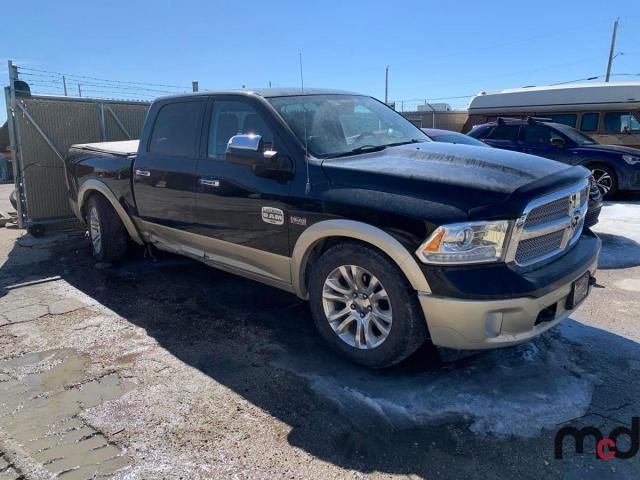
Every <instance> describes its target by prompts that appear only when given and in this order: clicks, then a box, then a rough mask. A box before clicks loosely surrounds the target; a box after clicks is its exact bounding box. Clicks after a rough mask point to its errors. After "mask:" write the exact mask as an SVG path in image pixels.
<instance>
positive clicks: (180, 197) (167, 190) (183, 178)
mask: <svg viewBox="0 0 640 480" xmlns="http://www.w3.org/2000/svg"><path fill="white" fill-rule="evenodd" d="M205 109H206V99H205V98H199V97H196V98H189V99H180V100H179V101H177V102H172V103H167V104H165V105H161V106H160V107H159V110H158V112H157V114H156V115H155V120H154V124H153V126H152V130H151V133H150V135H149V136H148V139H149V140H148V143H147V145H142V146H141V147H140V149H139V152H138V155H137V157H136V160H135V163H134V166H133V181H134V186H133V190H134V195H135V200H136V206H137V209H138V216H139V217H140V219H141V220H143V221H144V222H146V223H147V224H148V225H147V226H146V227H145V228H144V230H145V231H149V230H153V231H156V230H157V231H159V232H165V233H169V234H171V230H176V231H183V230H189V229H190V228H192V227H193V223H194V215H193V211H194V206H195V186H196V176H195V175H196V166H197V159H198V144H199V140H200V132H201V130H202V121H203V118H204V112H205ZM150 115H153V112H151V114H150ZM150 118H151V117H150ZM169 229H170V230H169ZM175 233H176V234H177V233H178V232H175ZM161 236H162V235H161ZM165 236H166V235H165ZM170 236H171V237H176V235H170ZM177 236H178V237H179V235H177ZM174 239H175V238H174Z"/></svg>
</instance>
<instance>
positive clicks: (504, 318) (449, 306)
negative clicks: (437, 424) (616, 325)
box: [418, 263, 597, 350]
mask: <svg viewBox="0 0 640 480" xmlns="http://www.w3.org/2000/svg"><path fill="white" fill-rule="evenodd" d="M596 268H597V264H595V263H594V264H593V265H591V267H590V268H589V269H588V270H589V271H590V272H591V274H592V275H593V274H594V273H595V271H596ZM585 271H586V270H585ZM571 285H572V282H568V283H566V284H565V285H563V286H562V287H560V288H558V289H557V290H554V291H553V292H550V293H548V294H546V295H544V296H542V297H539V298H532V297H521V298H513V299H508V300H461V299H459V298H446V297H438V296H435V295H430V294H423V293H418V299H419V300H420V305H421V306H422V310H423V312H424V316H425V318H426V320H427V325H428V326H429V333H430V334H431V341H432V342H433V343H434V344H435V345H437V346H440V347H447V348H453V349H457V350H480V349H488V348H498V347H508V346H511V345H517V344H519V343H523V342H526V341H528V340H531V339H533V338H535V337H537V336H538V335H540V334H542V333H543V332H545V331H547V330H549V329H550V328H552V327H554V326H555V325H557V324H558V323H560V322H561V321H562V320H564V319H565V318H567V317H568V316H569V315H570V314H571V313H573V312H574V311H575V309H574V310H567V309H566V308H565V303H566V299H567V296H568V295H569V294H570V292H571ZM554 305H555V308H556V310H555V315H554V316H553V318H551V319H549V320H548V321H544V322H541V323H539V324H537V325H536V320H537V318H538V315H539V314H540V312H541V311H542V310H544V309H546V308H547V307H552V306H554Z"/></svg>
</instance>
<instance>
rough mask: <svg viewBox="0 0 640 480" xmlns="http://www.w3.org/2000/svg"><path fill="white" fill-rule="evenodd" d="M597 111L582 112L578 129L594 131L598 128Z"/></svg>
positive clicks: (598, 116)
mask: <svg viewBox="0 0 640 480" xmlns="http://www.w3.org/2000/svg"><path fill="white" fill-rule="evenodd" d="M599 118H600V114H599V113H583V114H582V119H581V120H580V130H582V131H583V132H595V131H597V130H598V119H599Z"/></svg>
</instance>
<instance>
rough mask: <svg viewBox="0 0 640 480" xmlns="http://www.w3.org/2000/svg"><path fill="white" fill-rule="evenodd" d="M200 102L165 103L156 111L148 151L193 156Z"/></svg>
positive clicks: (198, 125)
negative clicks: (156, 114)
mask: <svg viewBox="0 0 640 480" xmlns="http://www.w3.org/2000/svg"><path fill="white" fill-rule="evenodd" d="M202 105H203V104H202V102H180V103H170V104H168V105H165V106H164V107H162V108H161V109H160V111H159V112H158V116H157V117H156V121H155V124H154V126H153V132H152V133H151V139H150V140H149V146H148V151H149V153H153V154H156V155H170V156H179V157H190V156H193V153H194V149H195V143H196V137H197V136H198V134H199V131H200V128H199V127H200V113H201V110H202Z"/></svg>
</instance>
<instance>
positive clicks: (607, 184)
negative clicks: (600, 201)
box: [590, 164, 618, 199]
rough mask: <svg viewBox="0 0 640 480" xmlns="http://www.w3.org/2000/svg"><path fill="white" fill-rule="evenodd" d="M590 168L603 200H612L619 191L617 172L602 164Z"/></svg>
mask: <svg viewBox="0 0 640 480" xmlns="http://www.w3.org/2000/svg"><path fill="white" fill-rule="evenodd" d="M590 168H591V174H592V175H593V179H594V180H595V182H596V185H597V186H598V190H600V193H602V198H605V199H610V198H611V197H612V196H613V195H615V194H616V192H617V191H618V176H617V175H616V172H615V170H614V169H613V168H611V167H609V166H608V165H602V164H597V165H591V166H590Z"/></svg>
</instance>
